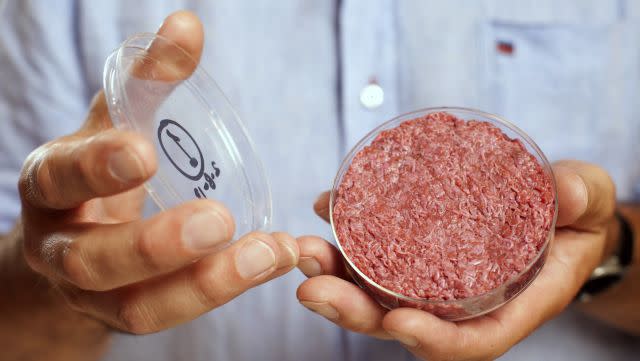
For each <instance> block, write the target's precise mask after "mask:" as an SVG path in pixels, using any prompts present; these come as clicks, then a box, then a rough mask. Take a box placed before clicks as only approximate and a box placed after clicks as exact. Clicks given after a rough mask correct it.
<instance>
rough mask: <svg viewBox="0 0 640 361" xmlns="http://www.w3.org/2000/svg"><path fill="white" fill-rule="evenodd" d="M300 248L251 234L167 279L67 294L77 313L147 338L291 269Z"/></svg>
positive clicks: (277, 236) (280, 237)
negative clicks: (86, 314) (98, 290)
mask: <svg viewBox="0 0 640 361" xmlns="http://www.w3.org/2000/svg"><path fill="white" fill-rule="evenodd" d="M297 261H298V249H297V245H296V241H295V239H294V238H293V237H291V236H289V235H287V234H284V233H272V234H265V233H258V232H256V233H250V234H248V235H246V236H244V237H243V238H241V239H240V240H239V241H238V242H236V243H234V244H233V245H232V246H230V247H228V248H225V249H224V250H222V251H220V252H218V253H215V254H212V255H209V256H207V257H205V258H203V259H201V260H200V261H198V262H196V263H193V264H191V265H189V266H187V267H186V268H183V269H181V270H179V271H176V272H174V273H172V274H169V275H167V276H164V277H159V278H155V279H152V280H150V281H147V282H143V283H140V284H136V285H132V286H129V287H124V288H121V289H117V290H114V291H109V292H92V291H79V292H67V296H68V299H69V301H70V302H71V304H72V305H73V307H74V308H76V309H78V310H80V311H82V312H86V313H89V314H91V315H94V316H95V317H98V318H100V319H102V320H105V321H106V322H107V323H109V324H110V325H112V326H114V327H116V328H118V329H121V330H123V331H127V332H131V333H135V334H145V333H150V332H155V331H159V330H162V329H165V328H169V327H172V326H175V325H177V324H180V323H183V322H186V321H189V320H192V319H194V318H196V317H198V316H199V315H201V314H203V313H205V312H208V311H210V310H212V309H214V308H216V307H219V306H221V305H223V304H225V303H227V302H228V301H230V300H232V299H233V298H235V297H237V296H238V295H240V294H241V293H243V292H244V291H246V290H248V289H250V288H252V287H255V286H257V285H259V284H262V283H264V282H266V281H268V280H270V279H273V278H276V277H278V276H281V275H283V274H285V273H287V272H288V271H290V270H291V269H293V268H294V267H295V266H296V264H297Z"/></svg>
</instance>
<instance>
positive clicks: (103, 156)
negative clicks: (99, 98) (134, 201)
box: [19, 130, 157, 209]
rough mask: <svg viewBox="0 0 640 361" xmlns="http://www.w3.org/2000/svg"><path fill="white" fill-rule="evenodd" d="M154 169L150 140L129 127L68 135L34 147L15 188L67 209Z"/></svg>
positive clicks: (35, 200)
mask: <svg viewBox="0 0 640 361" xmlns="http://www.w3.org/2000/svg"><path fill="white" fill-rule="evenodd" d="M156 169H157V161H156V156H155V152H154V150H153V145H152V144H150V143H149V142H148V141H147V140H145V139H144V138H143V137H142V136H140V135H137V134H135V133H131V132H124V131H116V130H110V131H106V132H102V133H99V134H96V135H93V136H90V137H88V138H79V137H67V138H65V139H64V140H63V141H60V142H57V143H50V144H46V145H44V146H42V147H41V148H39V149H38V150H36V151H34V152H33V153H32V154H31V155H30V156H29V158H28V159H27V161H26V162H25V166H24V168H23V171H22V175H21V177H20V183H19V187H20V193H21V195H22V197H23V199H24V200H25V201H26V202H27V203H28V204H30V205H32V206H35V207H39V208H51V209H69V208H73V207H76V206H78V205H80V204H81V203H83V202H85V201H87V200H89V199H92V198H96V197H104V196H109V195H112V194H116V193H120V192H123V191H125V190H128V189H132V188H134V187H136V186H138V185H140V184H142V183H143V182H144V181H145V180H146V179H148V178H149V177H151V175H153V173H155V171H156Z"/></svg>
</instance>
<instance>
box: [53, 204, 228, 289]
mask: <svg viewBox="0 0 640 361" xmlns="http://www.w3.org/2000/svg"><path fill="white" fill-rule="evenodd" d="M76 233H78V234H73V233H69V237H70V238H71V239H70V240H68V241H63V242H65V245H64V247H62V248H61V250H62V251H61V256H60V257H61V261H60V262H59V267H60V270H59V272H58V275H60V276H62V277H63V278H64V279H65V280H66V281H68V282H70V283H72V284H74V285H76V286H77V287H79V288H82V289H85V290H97V291H103V290H109V289H114V288H117V287H121V286H124V285H127V284H131V283H135V282H139V281H142V280H144V279H147V278H150V277H154V276H158V275H161V274H165V273H169V272H171V271H174V270H176V269H178V268H180V267H182V266H184V265H186V264H189V263H191V262H193V261H194V260H196V259H198V258H201V257H203V256H205V255H207V254H210V253H213V252H214V251H216V250H218V249H220V248H221V247H223V246H225V245H227V244H228V242H229V241H230V240H231V237H233V233H234V223H233V218H232V216H231V214H230V213H229V211H228V210H227V209H226V208H225V207H224V206H223V205H222V204H220V203H217V202H214V201H210V200H198V201H193V202H189V203H187V204H184V205H182V206H179V207H177V208H174V209H172V210H169V211H166V212H162V213H160V214H158V215H156V216H155V217H153V218H151V219H148V220H143V221H135V222H130V223H123V224H114V225H92V226H90V227H89V229H87V230H83V231H76ZM53 238H55V240H52V241H47V240H45V243H48V244H51V243H53V242H56V241H58V242H60V241H61V240H60V238H61V233H60V232H58V234H57V235H55V236H53Z"/></svg>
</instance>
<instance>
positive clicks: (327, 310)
mask: <svg viewBox="0 0 640 361" xmlns="http://www.w3.org/2000/svg"><path fill="white" fill-rule="evenodd" d="M300 303H301V304H302V305H303V306H304V307H306V308H308V309H310V310H311V311H313V312H315V313H317V314H319V315H320V316H322V317H324V318H328V319H330V320H337V319H338V317H340V315H339V314H338V311H337V310H336V309H335V308H333V306H331V305H330V304H329V302H311V301H300Z"/></svg>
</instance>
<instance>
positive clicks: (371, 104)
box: [360, 83, 384, 110]
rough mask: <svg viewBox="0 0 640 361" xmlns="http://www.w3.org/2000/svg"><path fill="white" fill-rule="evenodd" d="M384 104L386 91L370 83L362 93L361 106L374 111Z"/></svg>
mask: <svg viewBox="0 0 640 361" xmlns="http://www.w3.org/2000/svg"><path fill="white" fill-rule="evenodd" d="M383 102H384V90H382V87H381V86H380V85H378V84H377V83H370V84H368V85H367V86H365V87H364V88H362V90H361V91H360V104H362V106H363V107H365V108H367V109H369V110H373V109H376V108H378V107H379V106H381V105H382V103H383Z"/></svg>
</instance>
